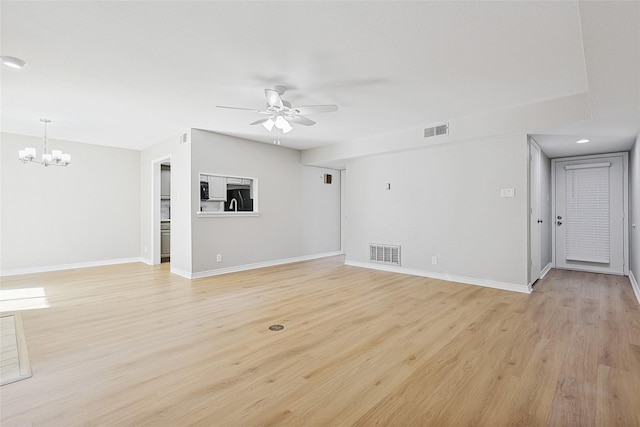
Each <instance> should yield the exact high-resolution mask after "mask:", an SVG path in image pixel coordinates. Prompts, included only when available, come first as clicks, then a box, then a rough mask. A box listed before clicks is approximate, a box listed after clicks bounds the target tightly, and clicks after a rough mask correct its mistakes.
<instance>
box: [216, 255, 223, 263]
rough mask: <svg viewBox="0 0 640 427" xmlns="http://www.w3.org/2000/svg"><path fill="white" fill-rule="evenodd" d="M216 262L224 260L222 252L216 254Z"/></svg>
mask: <svg viewBox="0 0 640 427" xmlns="http://www.w3.org/2000/svg"><path fill="white" fill-rule="evenodd" d="M216 262H222V254H218V255H216Z"/></svg>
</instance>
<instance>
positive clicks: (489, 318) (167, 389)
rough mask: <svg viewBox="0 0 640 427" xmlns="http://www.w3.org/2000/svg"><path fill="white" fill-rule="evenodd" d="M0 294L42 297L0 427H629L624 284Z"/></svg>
mask: <svg viewBox="0 0 640 427" xmlns="http://www.w3.org/2000/svg"><path fill="white" fill-rule="evenodd" d="M2 287H3V288H5V289H6V288H20V287H25V288H27V287H43V288H44V289H45V291H46V298H47V300H48V304H49V305H50V308H43V309H34V310H25V311H22V312H21V313H22V318H23V323H24V329H25V333H26V338H27V343H28V347H29V355H30V359H31V367H32V370H33V376H32V378H29V379H27V380H24V381H19V382H16V383H12V384H8V385H6V386H3V387H2V388H1V389H0V393H1V395H0V399H1V409H2V415H1V419H0V421H1V424H2V426H22V425H33V426H88V425H92V426H93V425H105V426H186V425H199V426H261V425H300V426H344V425H358V426H371V425H390V426H420V425H430V426H446V425H460V426H504V425H523V426H541V425H563V426H590V425H591V426H616V425H618V426H638V425H640V404H639V402H640V306H638V304H637V301H636V300H635V298H634V296H633V292H632V290H631V286H630V284H629V281H628V279H627V278H626V277H618V276H607V275H598V274H589V273H578V272H569V271H560V270H552V271H551V272H550V273H549V274H548V275H547V277H546V278H545V279H544V280H542V281H540V282H539V283H538V284H537V285H536V287H535V291H534V293H533V294H531V295H525V294H518V293H511V292H506V291H499V290H494V289H487V288H481V287H476V286H470V285H461V284H455V283H450V282H443V281H439V280H432V279H425V278H419V277H412V276H404V275H396V274H391V273H385V272H378V271H372V270H365V269H359V268H355V267H347V266H344V265H342V258H341V257H333V258H326V259H322V260H316V261H311V262H304V263H298V264H290V265H285V266H280V267H274V268H267V269H262V270H253V271H249V272H244V273H236V274H229V275H225V276H218V277H214V278H206V279H198V280H193V281H189V280H186V279H182V278H180V277H178V276H175V275H171V274H170V273H169V271H168V266H167V265H162V266H156V267H149V266H146V265H143V264H127V265H120V266H108V267H100V268H87V269H79V270H75V271H63V272H53V273H47V274H38V275H29V276H17V277H7V278H3V279H2ZM272 324H282V325H284V326H285V329H284V330H283V331H280V332H272V331H269V330H268V327H269V325H272Z"/></svg>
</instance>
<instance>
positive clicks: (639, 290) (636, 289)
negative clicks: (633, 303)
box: [629, 270, 640, 304]
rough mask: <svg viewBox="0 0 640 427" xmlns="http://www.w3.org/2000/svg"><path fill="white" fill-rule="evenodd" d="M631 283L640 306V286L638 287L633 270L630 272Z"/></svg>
mask: <svg viewBox="0 0 640 427" xmlns="http://www.w3.org/2000/svg"><path fill="white" fill-rule="evenodd" d="M629 281H630V282H631V288H633V293H634V294H636V299H637V300H638V304H640V285H638V281H637V280H636V276H634V275H633V271H631V270H629Z"/></svg>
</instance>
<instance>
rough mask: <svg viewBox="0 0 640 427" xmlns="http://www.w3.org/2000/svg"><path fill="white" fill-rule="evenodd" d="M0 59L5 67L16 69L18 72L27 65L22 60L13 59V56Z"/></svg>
mask: <svg viewBox="0 0 640 427" xmlns="http://www.w3.org/2000/svg"><path fill="white" fill-rule="evenodd" d="M0 59H2V63H3V64H4V65H6V66H7V67H11V68H16V69H18V70H19V69H21V68H24V67H25V66H26V65H27V63H26V62H24V61H23V60H22V59H20V58H14V57H13V56H0Z"/></svg>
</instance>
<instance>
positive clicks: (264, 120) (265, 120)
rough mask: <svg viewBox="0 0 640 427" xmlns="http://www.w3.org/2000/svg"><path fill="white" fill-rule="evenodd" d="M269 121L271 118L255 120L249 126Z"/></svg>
mask: <svg viewBox="0 0 640 427" xmlns="http://www.w3.org/2000/svg"><path fill="white" fill-rule="evenodd" d="M269 120H271V117H267V118H266V119H260V120H256V121H255V122H253V123H249V126H252V125H261V124H262V123H264V122H268V121H269Z"/></svg>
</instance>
